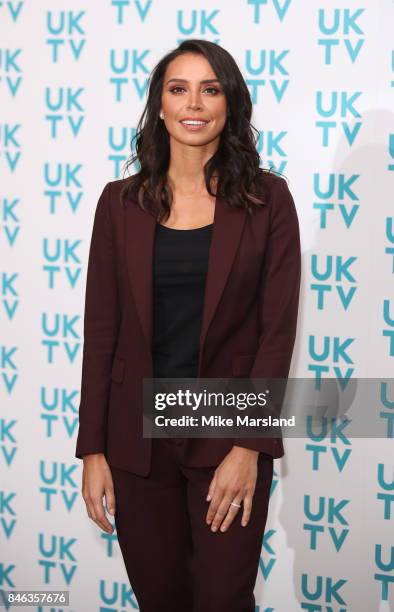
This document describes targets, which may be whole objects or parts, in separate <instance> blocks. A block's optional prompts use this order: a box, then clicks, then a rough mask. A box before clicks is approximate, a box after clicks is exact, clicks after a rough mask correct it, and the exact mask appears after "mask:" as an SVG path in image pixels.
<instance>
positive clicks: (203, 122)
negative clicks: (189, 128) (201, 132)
mask: <svg viewBox="0 0 394 612" xmlns="http://www.w3.org/2000/svg"><path fill="white" fill-rule="evenodd" d="M181 123H186V125H205V124H206V123H208V122H207V121H192V120H186V121H181Z"/></svg>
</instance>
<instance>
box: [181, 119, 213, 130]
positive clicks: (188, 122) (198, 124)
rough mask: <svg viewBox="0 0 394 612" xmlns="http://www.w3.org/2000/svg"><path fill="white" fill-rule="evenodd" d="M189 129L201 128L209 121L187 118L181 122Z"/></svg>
mask: <svg viewBox="0 0 394 612" xmlns="http://www.w3.org/2000/svg"><path fill="white" fill-rule="evenodd" d="M179 123H180V124H181V125H183V127H184V128H186V129H187V130H199V129H202V128H204V127H205V126H206V125H208V123H209V121H200V120H199V119H195V120H193V119H185V120H181V121H180V122H179Z"/></svg>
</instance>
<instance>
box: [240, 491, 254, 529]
mask: <svg viewBox="0 0 394 612" xmlns="http://www.w3.org/2000/svg"><path fill="white" fill-rule="evenodd" d="M252 500H253V492H249V493H247V494H246V495H245V497H244V500H243V513H242V519H241V525H242V527H246V525H247V524H248V523H249V519H250V515H251V512H252Z"/></svg>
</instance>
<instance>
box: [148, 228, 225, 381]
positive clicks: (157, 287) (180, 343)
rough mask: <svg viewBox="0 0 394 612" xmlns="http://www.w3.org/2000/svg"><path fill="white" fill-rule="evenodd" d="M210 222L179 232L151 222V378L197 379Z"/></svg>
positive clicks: (210, 231) (210, 234)
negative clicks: (152, 305)
mask: <svg viewBox="0 0 394 612" xmlns="http://www.w3.org/2000/svg"><path fill="white" fill-rule="evenodd" d="M212 229H213V223H211V224H210V225H205V226H204V227H198V228H195V229H188V230H179V229H174V228H170V227H165V226H164V225H161V224H160V223H156V232H155V243H154V253H153V304H154V309H153V310H154V315H153V323H154V327H153V347H152V352H153V376H154V377H155V378H159V377H161V378H172V377H173V378H176V377H180V378H188V377H192V378H194V377H197V372H198V358H199V344H200V330H201V321H202V314H203V303H204V291H205V282H206V275H207V270H208V256H209V247H210V243H211V236H212Z"/></svg>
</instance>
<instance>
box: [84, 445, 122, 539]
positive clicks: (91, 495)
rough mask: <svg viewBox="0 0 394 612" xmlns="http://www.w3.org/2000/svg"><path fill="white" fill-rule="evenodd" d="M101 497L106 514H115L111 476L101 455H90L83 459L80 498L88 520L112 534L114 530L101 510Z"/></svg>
mask: <svg viewBox="0 0 394 612" xmlns="http://www.w3.org/2000/svg"><path fill="white" fill-rule="evenodd" d="M103 495H104V496H105V505H106V509H107V512H109V513H110V514H115V495H114V485H113V482H112V474H111V470H110V468H109V465H108V463H107V460H106V458H105V455H104V454H103V453H97V454H96V453H94V454H93V453H92V454H89V455H84V457H83V474H82V497H83V499H84V500H85V503H86V509H87V512H88V516H89V518H91V519H92V520H93V521H94V522H95V523H97V525H99V527H101V529H102V530H103V531H106V532H107V533H112V532H113V531H114V528H113V527H112V525H111V523H110V522H109V520H108V519H107V517H106V515H105V512H104V508H103Z"/></svg>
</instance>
